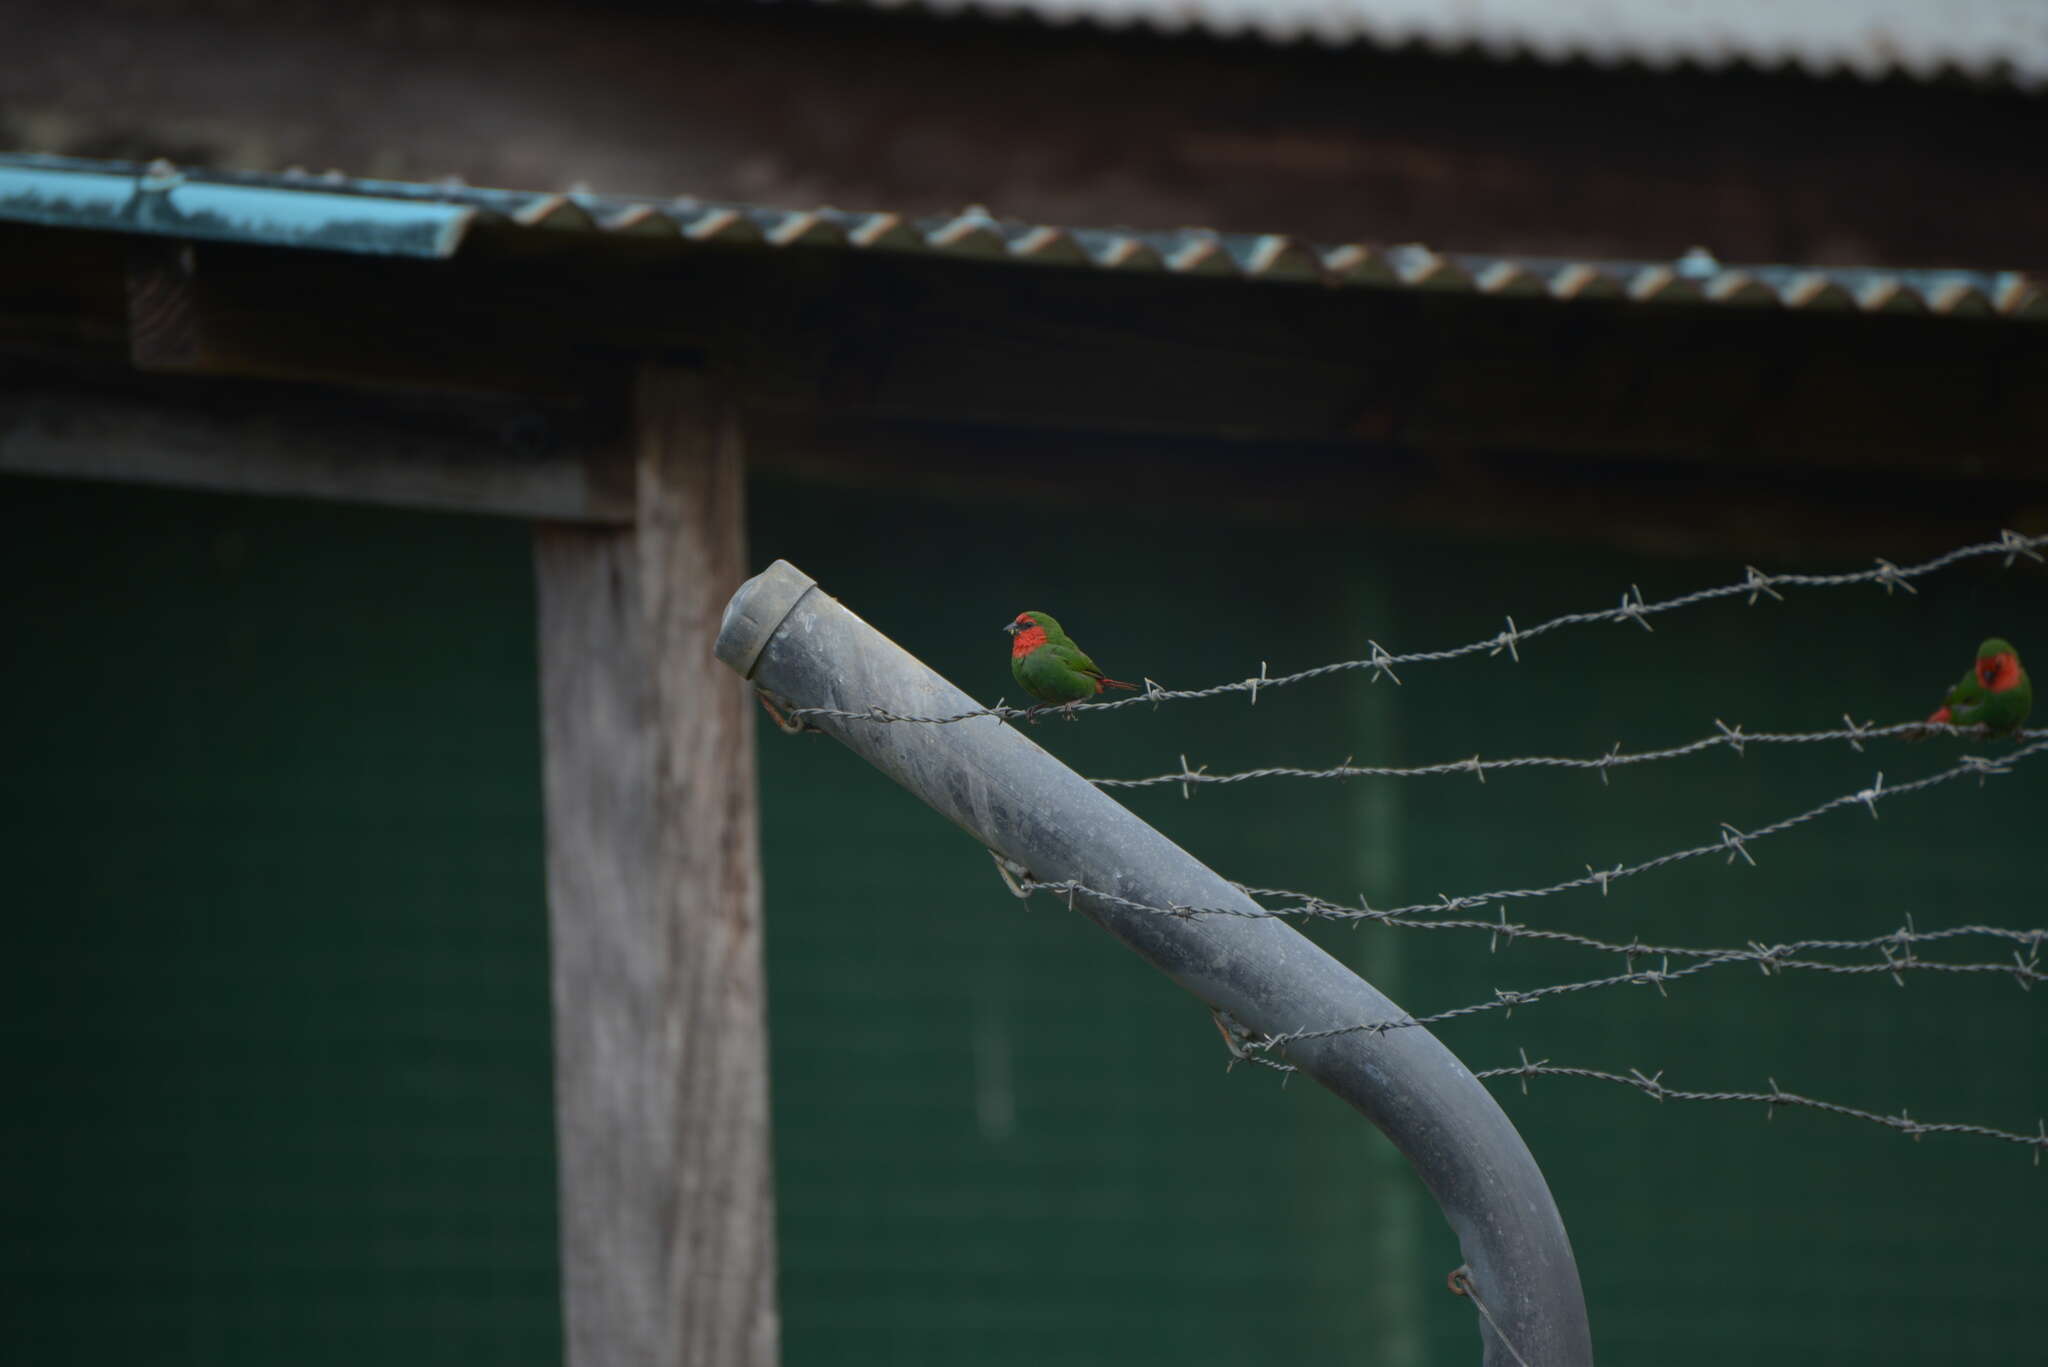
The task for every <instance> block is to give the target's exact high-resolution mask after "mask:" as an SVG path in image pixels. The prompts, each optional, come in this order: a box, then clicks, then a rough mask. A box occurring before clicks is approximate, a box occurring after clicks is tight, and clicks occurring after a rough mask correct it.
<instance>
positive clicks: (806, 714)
mask: <svg viewBox="0 0 2048 1367" xmlns="http://www.w3.org/2000/svg"><path fill="white" fill-rule="evenodd" d="M2042 546H2048V535H2042V536H2022V535H2021V534H2020V533H2018V532H2014V531H2002V532H2000V533H1999V534H1998V540H1996V541H1986V542H1980V543H1978V544H1976V545H1970V546H1958V547H1956V548H1955V549H1954V550H1951V551H1947V552H1945V553H1943V554H1941V555H1937V556H1935V557H1934V558H1933V559H1931V560H1923V561H1921V562H1920V563H1918V564H1916V565H1895V564H1893V563H1892V562H1891V561H1889V560H1885V559H1882V558H1880V559H1879V560H1878V562H1877V564H1876V566H1875V567H1874V568H1872V569H1867V570H1851V571H1847V572H1845V573H1840V574H1766V573H1765V572H1763V571H1762V570H1759V569H1757V568H1756V567H1755V566H1754V565H1750V566H1746V567H1745V568H1744V574H1743V577H1742V579H1741V580H1739V581H1738V582H1735V583H1732V584H1719V585H1716V586H1714V587H1712V588H1705V589H1695V590H1693V591H1692V592H1691V593H1684V594H1680V595H1679V596H1678V597H1676V598H1665V599H1660V600H1658V601H1656V602H1648V601H1645V600H1644V598H1643V594H1642V590H1641V589H1639V588H1637V587H1636V586H1635V585H1634V584H1631V585H1629V588H1628V591H1627V592H1626V593H1624V594H1622V595H1621V603H1620V605H1619V606H1617V607H1611V608H1605V609H1601V610H1597V611H1590V612H1567V613H1564V614H1562V615H1560V616H1557V617H1553V618H1551V619H1550V620H1549V621H1547V622H1540V623H1538V624H1537V625H1535V626H1533V627H1522V628H1518V627H1516V626H1515V619H1514V618H1512V617H1509V618H1507V629H1506V630H1504V631H1501V632H1497V633H1495V634H1494V635H1492V636H1488V637H1485V638H1483V639H1481V640H1477V641H1471V642H1467V643H1466V644H1464V645H1461V646H1452V647H1451V648H1449V649H1447V650H1418V651H1412V652H1409V653H1407V654H1401V655H1397V654H1393V653H1391V652H1389V651H1388V650H1387V649H1386V648H1385V647H1383V646H1381V645H1380V643H1379V642H1377V641H1368V642H1367V643H1366V644H1367V645H1369V646H1371V647H1372V653H1371V654H1370V655H1369V656H1367V657H1366V658H1365V659H1363V660H1338V661H1335V662H1333V663H1331V664H1324V665H1317V666H1315V667H1314V668H1312V669H1304V670H1300V671H1298V672H1296V673H1293V674H1278V675H1269V674H1268V673H1267V672H1266V668H1265V666H1264V665H1261V666H1260V669H1259V673H1258V675H1257V676H1256V677H1254V678H1247V679H1239V680H1233V681H1232V682H1229V683H1220V684H1215V685H1212V686H1210V687H1208V688H1191V689H1172V688H1162V687H1160V686H1159V685H1158V684H1157V683H1155V682H1154V681H1152V680H1151V679H1147V680H1146V681H1145V688H1144V690H1143V691H1141V692H1139V693H1138V694H1136V695H1135V696H1133V697H1129V698H1118V699H1115V700H1114V701H1106V702H1082V703H1070V704H1067V705H1066V706H1064V707H1062V708H1060V709H1059V710H1060V711H1061V712H1062V713H1064V714H1065V715H1067V716H1070V717H1071V716H1075V715H1077V714H1078V713H1081V712H1110V711H1114V710H1116V709H1118V708H1122V707H1138V706H1141V705H1144V704H1147V703H1150V704H1152V705H1154V706H1157V705H1158V704H1160V703H1167V702H1192V701H1195V700H1197V699H1201V698H1215V697H1223V696H1226V695H1228V694H1232V693H1249V694H1251V696H1252V699H1253V701H1254V702H1256V701H1257V699H1258V696H1259V694H1260V692H1262V691H1263V690H1265V689H1269V688H1285V687H1287V686H1288V685H1290V684H1298V683H1307V682H1308V681H1309V680H1311V679H1320V678H1323V677H1325V676H1326V675H1331V674H1342V673H1349V672H1355V671H1359V670H1370V671H1371V673H1372V677H1373V681H1374V682H1378V681H1379V680H1380V679H1381V678H1382V677H1385V678H1390V679H1392V680H1393V681H1394V682H1395V683H1396V684H1398V683H1400V682H1401V678H1400V675H1399V674H1397V673H1396V672H1395V670H1396V669H1397V667H1400V666H1405V665H1415V664H1435V663H1439V662H1442V661H1446V660H1456V659H1461V658H1464V657H1465V656H1469V655H1478V654H1481V653H1485V654H1488V655H1499V654H1501V653H1502V652H1504V651H1505V652H1506V653H1507V655H1508V657H1509V658H1510V659H1512V660H1515V661H1517V662H1519V661H1520V659H1521V651H1520V645H1521V643H1522V642H1524V641H1528V640H1533V639H1535V638H1536V637H1538V636H1544V635H1547V634H1549V633H1550V632H1553V631H1558V630H1561V629H1562V628H1564V627H1570V626H1580V625H1584V624H1587V623H1593V622H1620V623H1627V622H1633V623H1635V624H1636V625H1637V626H1640V627H1641V628H1642V629H1643V630H1645V631H1650V630H1653V629H1654V628H1652V627H1651V625H1650V620H1649V619H1650V618H1652V617H1655V616H1658V615H1660V614H1663V613H1667V612H1675V611H1677V610H1678V609H1680V608H1687V607H1691V606H1693V605H1695V604H1698V603H1706V602H1712V601H1714V600H1717V599H1721V598H1734V597H1738V596H1741V595H1744V594H1747V595H1748V597H1749V602H1750V605H1751V606H1752V607H1754V606H1755V605H1756V602H1757V600H1758V598H1759V597H1769V598H1774V599H1778V600H1780V601H1782V600H1783V597H1784V595H1783V594H1781V593H1779V592H1778V590H1779V589H1781V588H1845V587H1848V586H1851V585H1856V584H1881V585H1883V586H1884V591H1885V592H1886V593H1887V594H1890V593H1892V592H1893V591H1894V590H1904V591H1905V592H1907V593H1918V592H1919V590H1918V589H1916V588H1914V587H1913V583H1912V581H1913V580H1915V579H1919V578H1922V577H1924V576H1926V575H1930V574H1933V573H1935V572H1936V571H1938V570H1943V569H1946V568H1948V567H1949V566H1950V565H1954V564H1958V563H1960V562H1962V561H1965V560H1972V559H1977V558H1980V557H1982V556H1987V555H2002V556H2004V557H2005V562H2006V566H2007V567H2008V568H2010V567H2011V566H2012V565H2013V564H2014V563H2015V562H2016V561H2017V560H2018V559H2019V558H2020V557H2021V556H2025V557H2026V558H2027V559H2029V560H2037V561H2038V560H2042V559H2044V557H2043V556H2042V555H2041V553H2040V550H2039V548H2040V547H2042ZM1038 710H1039V709H1037V708H1018V707H1005V706H1003V705H1002V704H1001V703H1000V702H999V703H998V704H997V705H996V706H994V707H982V708H975V709H974V710H972V711H968V712H958V713H954V714H952V715H950V716H932V717H926V716H908V715H903V714H900V713H894V712H890V711H889V710H887V709H886V708H883V707H881V706H873V707H867V708H860V709H849V708H838V707H793V708H784V709H782V710H781V716H782V717H783V718H786V719H787V721H788V723H789V724H791V725H796V724H800V723H802V722H804V721H805V720H806V719H808V718H811V717H831V718H834V719H836V720H840V721H867V722H878V723H890V722H903V723H909V724H916V725H926V726H948V725H951V724H953V723H955V722H963V721H972V720H974V719H975V718H977V717H995V718H999V719H1003V720H1009V719H1012V718H1017V717H1023V716H1027V715H1030V714H1032V713H1034V712H1037V711H1038Z"/></svg>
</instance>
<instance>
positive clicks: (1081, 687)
mask: <svg viewBox="0 0 2048 1367" xmlns="http://www.w3.org/2000/svg"><path fill="white" fill-rule="evenodd" d="M1003 630H1004V631H1007V632H1009V633H1010V672H1011V673H1012V674H1014V675H1016V676H1017V682H1018V683H1019V684H1021V685H1023V687H1024V691H1025V692H1026V693H1029V694H1030V695H1031V696H1032V697H1034V698H1036V699H1038V707H1034V708H1032V709H1031V713H1036V712H1037V711H1038V708H1039V707H1067V708H1068V709H1069V711H1068V713H1067V716H1068V718H1069V719H1070V720H1071V719H1072V717H1073V715H1074V714H1073V712H1072V710H1071V708H1072V706H1073V704H1075V703H1077V702H1080V701H1081V700H1082V699H1083V698H1092V697H1094V696H1095V695H1096V694H1097V693H1100V692H1101V691H1102V690H1103V689H1105V688H1133V689H1134V688H1136V687H1137V685H1136V684H1128V683H1124V682H1123V681H1122V680H1120V679H1111V678H1107V677H1105V676H1104V675H1103V672H1102V671H1101V670H1100V669H1098V668H1096V665H1095V661H1093V660H1091V659H1089V658H1088V656H1087V654H1086V653H1085V652H1084V651H1083V650H1082V649H1081V647H1079V646H1077V645H1075V644H1074V638H1073V637H1071V636H1069V635H1067V633H1066V632H1064V631H1061V630H1060V624H1059V623H1058V622H1055V621H1054V620H1053V619H1052V618H1051V617H1049V616H1047V615H1046V614H1045V613H1042V612H1020V613H1018V614H1017V617H1016V620H1014V621H1012V622H1011V623H1010V624H1009V625H1008V626H1006V627H1004V628H1003ZM1031 713H1027V714H1026V715H1031Z"/></svg>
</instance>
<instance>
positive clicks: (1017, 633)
mask: <svg viewBox="0 0 2048 1367" xmlns="http://www.w3.org/2000/svg"><path fill="white" fill-rule="evenodd" d="M1003 630H1004V631H1007V632H1009V633H1010V658H1011V659H1013V660H1014V659H1017V658H1019V657H1021V656H1025V655H1029V654H1030V653H1031V652H1032V651H1034V650H1036V649H1038V648H1039V647H1040V646H1042V645H1044V644H1045V628H1044V627H1042V626H1040V625H1039V624H1038V619H1037V618H1036V617H1034V616H1032V614H1030V613H1028V612H1020V613H1018V614H1017V616H1016V618H1015V619H1014V620H1012V621H1011V622H1010V624H1009V625H1008V626H1006V627H1004V628H1003Z"/></svg>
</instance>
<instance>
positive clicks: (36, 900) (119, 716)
mask: <svg viewBox="0 0 2048 1367" xmlns="http://www.w3.org/2000/svg"><path fill="white" fill-rule="evenodd" d="M529 566H530V560H529V552H528V536H527V532H526V529H525V528H524V527H523V526H520V525H517V524H513V523H506V522H487V521H482V520H473V519H463V518H453V517H437V516H423V515H413V514H404V513H394V512H379V511H367V510H359V509H351V508H336V507H330V506H322V505H314V504H302V503H292V502H284V501H270V500H256V499H241V498H227V497H217V496H209V495H196V494H179V493H163V492H156V491H148V490H136V489H121V488H115V487H112V486H103V485H73V484H67V483H59V482H46V481H35V480H23V479H6V480H0V582H4V583H5V584H6V585H7V589H6V596H5V599H4V605H0V641H4V642H5V647H4V649H5V660H6V670H5V673H4V677H0V708H4V718H5V720H4V722H0V848H4V851H5V863H6V881H5V888H6V892H5V899H4V900H5V910H4V914H0V937H4V938H0V1000H4V1001H5V1003H6V1009H5V1010H4V1011H0V1098H4V1100H0V1153H4V1155H5V1167H4V1170H0V1285H4V1288H5V1289H4V1291H0V1301H4V1303H5V1308H4V1310H0V1357H4V1358H5V1359H6V1360H8V1361H10V1362H21V1363H37V1364H57V1363H110V1364H111V1363H140V1362H150V1363H194V1364H198V1363H206V1364H222V1363H279V1362H291V1363H337V1364H339V1363H348V1364H360V1363H365V1362H389V1363H410V1362H421V1363H424V1362H434V1363H442V1362H451V1361H489V1362H529V1363H555V1362H558V1361H560V1356H561V1347H560V1342H561V1331H560V1321H559V1313H558V1311H557V1308H556V1302H557V1292H556V1262H555V1215H554V1207H555V1183H554V1142H553V1128H552V1117H551V1109H550V1095H549V1045H548V1038H549V1034H548V1004H547V1003H548V989H547V958H546V955H547V924H546V912H545V903H544V898H543V890H542V881H541V880H542V854H541V845H540V835H541V826H540V803H539V796H538V791H539V790H538V743H537V739H536V737H537V726H536V712H535V686H534V654H533V625H532V619H533V611H532V590H531V571H530V568H529Z"/></svg>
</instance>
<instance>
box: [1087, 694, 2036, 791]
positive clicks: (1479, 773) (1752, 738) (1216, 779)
mask: <svg viewBox="0 0 2048 1367" xmlns="http://www.w3.org/2000/svg"><path fill="white" fill-rule="evenodd" d="M1842 720H1843V721H1844V722H1845V723H1847V725H1846V726H1843V727H1837V728H1835V729H1834V730H1829V731H1757V732H1750V731H1744V730H1743V729H1742V727H1741V726H1740V725H1739V724H1738V725H1735V726H1730V725H1728V724H1727V723H1726V722H1722V721H1719V720H1716V721H1715V723H1714V725H1715V726H1717V727H1718V728H1720V729H1719V730H1717V731H1716V732H1715V733H1714V734H1713V735H1711V736H1702V737H1700V738H1699V739H1698V740H1694V741H1688V742H1686V743H1685V744H1684V745H1673V746H1669V747H1667V748H1665V749H1662V750H1639V751H1636V752H1634V753H1624V752H1623V750H1622V748H1621V742H1619V741H1616V742H1615V743H1614V748H1613V749H1611V750H1609V751H1608V752H1607V753H1606V754H1604V755H1600V756H1598V757H1596V758H1592V759H1587V758H1584V757H1582V756H1565V755H1525V756H1521V757H1519V758H1515V759H1481V758H1480V757H1479V756H1477V755H1474V756H1472V757H1471V758H1470V759H1457V760H1445V761H1442V762H1439V763H1436V764H1416V765H1407V766H1399V765H1380V764H1372V765H1365V764H1353V763H1352V762H1351V760H1349V759H1347V760H1345V761H1344V762H1343V763H1342V764H1337V765H1332V766H1330V767H1329V768H1327V769H1295V768H1287V767H1284V766H1271V767H1267V768H1262V769H1246V770H1243V771H1241V772H1238V773H1233V774H1212V773H1209V772H1208V766H1207V765H1197V766H1195V767H1192V768H1190V767H1189V765H1188V762H1187V756H1185V755H1183V756H1181V767H1180V770H1179V772H1177V773H1171V774H1153V775H1151V776H1149V777H1147V778H1096V779H1090V780H1089V782H1090V783H1093V784H1094V785H1095V786H1096V787H1098V788H1154V787H1161V786H1164V785H1166V784H1173V783H1178V784H1180V785H1181V792H1182V794H1183V796H1186V795H1188V791H1187V790H1188V785H1190V784H1204V783H1245V782H1249V781H1251V780H1253V779H1266V778H1306V779H1346V778H1427V777H1432V776H1435V775H1439V774H1472V775H1474V776H1475V777H1477V778H1478V779H1479V781H1480V782H1482V783H1484V782H1485V781H1486V775H1487V774H1488V772H1490V771H1497V770H1502V769H1593V770H1597V771H1599V774H1600V781H1601V782H1602V783H1605V782H1606V781H1607V771H1608V770H1609V769H1614V768H1620V767H1623V766H1626V765H1630V764H1655V763H1658V762H1660V761H1663V760H1671V759H1683V758H1684V757H1686V756H1688V755H1697V754H1700V753H1703V752H1704V751H1708V750H1719V749H1729V750H1733V751H1734V752H1735V753H1736V754H1738V755H1739V754H1742V753H1743V751H1744V750H1745V749H1746V748H1747V747H1749V746H1751V745H1811V744H1818V743H1822V742H1829V741H1845V742H1847V743H1848V744H1849V745H1850V746H1851V747H1852V748H1853V749H1855V750H1856V751H1857V752H1858V753H1861V752H1862V750H1863V742H1865V741H1869V740H1887V739H1890V738H1893V737H1900V738H1904V739H1919V738H1921V737H1925V736H1936V735H1944V736H1960V737H1964V738H1966V739H1972V740H1983V739H1986V738H1988V737H1989V736H1990V735H1991V730H1990V728H1989V727H1987V726H1985V725H1983V724H1981V723H1979V724H1976V725H1972V726H1956V725H1953V724H1950V723H1947V722H1924V721H1909V722H1898V723H1895V724H1893V725H1890V726H1878V725H1877V724H1876V723H1874V722H1863V723H1861V724H1858V723H1857V722H1855V721H1853V720H1851V719H1850V717H1849V716H1848V715H1847V714H1846V713H1845V714H1844V715H1843V717H1842ZM2011 735H2012V737H2013V739H2014V740H2016V741H2020V742H2025V741H2029V740H2037V739H2040V738H2042V737H2048V731H2043V730H2039V729H2036V730H2032V731H2024V730H2021V731H2014V732H2012V733H2011Z"/></svg>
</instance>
